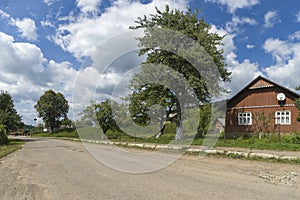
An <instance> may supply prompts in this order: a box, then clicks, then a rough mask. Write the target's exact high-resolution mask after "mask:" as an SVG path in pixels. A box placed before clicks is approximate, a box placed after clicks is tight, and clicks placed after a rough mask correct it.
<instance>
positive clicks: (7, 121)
mask: <svg viewBox="0 0 300 200" xmlns="http://www.w3.org/2000/svg"><path fill="white" fill-rule="evenodd" d="M0 124H2V125H4V126H5V127H6V130H7V131H14V130H17V129H18V128H21V127H23V125H24V124H23V123H22V118H21V117H20V115H19V114H18V113H17V111H16V109H15V108H14V102H13V100H12V97H11V96H10V95H9V94H8V93H7V92H4V91H1V94H0Z"/></svg>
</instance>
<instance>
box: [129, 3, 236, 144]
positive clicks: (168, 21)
mask: <svg viewBox="0 0 300 200" xmlns="http://www.w3.org/2000/svg"><path fill="white" fill-rule="evenodd" d="M197 15H198V12H195V13H192V12H191V11H190V10H189V11H188V12H183V11H180V10H178V9H175V10H170V8H169V6H166V9H165V11H160V10H158V9H156V14H152V15H150V17H147V16H144V17H143V18H138V20H137V21H136V23H137V25H136V26H132V27H130V28H131V29H143V30H144V32H145V36H144V37H142V38H138V40H139V42H140V46H141V47H142V50H141V51H140V55H147V60H146V62H145V63H153V64H163V65H166V66H169V67H171V68H172V69H173V70H176V71H177V72H179V73H181V74H182V75H183V76H184V77H185V79H186V80H187V81H188V82H189V84H190V86H191V87H192V88H193V90H194V92H195V94H196V95H197V98H198V101H199V105H201V104H202V103H205V102H209V101H210V98H211V95H212V94H211V93H210V91H209V90H208V87H207V84H206V82H205V80H209V81H210V82H211V83H212V87H213V88H214V91H213V92H215V93H219V92H220V91H223V88H222V87H221V86H220V84H219V82H220V81H229V80H230V78H229V76H230V73H229V72H228V71H227V70H226V68H225V66H226V64H225V62H224V57H223V55H222V53H223V49H222V48H220V47H221V46H222V39H223V37H221V36H219V35H218V34H217V33H213V32H211V27H210V25H209V24H207V23H205V22H204V20H203V19H198V18H197ZM160 28H163V29H166V30H172V31H174V32H173V33H176V32H180V33H181V34H183V35H185V36H187V37H188V38H191V39H193V42H191V41H182V40H177V41H174V40H175V39H174V38H173V40H172V39H171V38H169V37H168V36H166V35H161V34H159V30H157V29H160ZM181 37H182V36H181ZM182 39H183V40H185V39H184V38H182ZM194 43H197V44H198V46H201V47H203V48H204V50H205V52H206V54H208V55H209V56H206V54H205V53H204V54H201V52H203V50H202V49H197V47H195V45H194ZM170 46H171V47H172V52H171V51H167V50H165V48H164V47H170ZM196 46H197V45H196ZM194 47H195V48H194ZM180 54H181V55H185V56H186V57H188V58H189V60H193V61H195V62H196V63H201V67H203V69H202V70H203V72H205V75H203V74H200V73H199V71H197V70H196V69H195V68H194V66H193V65H192V63H190V62H189V61H188V60H186V59H184V58H183V57H182V56H180ZM212 65H214V66H212ZM149 66H150V65H148V67H149ZM215 66H216V68H217V70H218V71H217V72H216V71H215V69H214V67H215ZM204 77H206V79H204ZM183 90H184V89H183ZM179 93H181V92H178V93H177V94H176V95H177V99H178V101H179V102H184V100H185V99H184V97H182V96H180V95H179ZM180 106H181V107H180ZM184 106H185V105H178V108H177V109H178V110H183V109H184ZM176 117H177V121H176V139H182V138H183V136H184V135H183V130H182V123H181V120H182V113H181V112H179V113H178V114H177V116H176Z"/></svg>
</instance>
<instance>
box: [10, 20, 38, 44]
mask: <svg viewBox="0 0 300 200" xmlns="http://www.w3.org/2000/svg"><path fill="white" fill-rule="evenodd" d="M11 24H12V25H14V26H16V27H17V28H18V31H19V32H20V33H21V36H22V37H23V38H26V39H28V40H33V41H34V40H37V37H38V35H37V33H36V26H35V22H34V21H33V20H32V19H30V18H23V19H19V18H17V19H11Z"/></svg>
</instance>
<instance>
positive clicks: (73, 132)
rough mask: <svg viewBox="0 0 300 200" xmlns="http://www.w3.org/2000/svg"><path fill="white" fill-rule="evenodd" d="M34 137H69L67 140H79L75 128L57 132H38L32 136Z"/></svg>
mask: <svg viewBox="0 0 300 200" xmlns="http://www.w3.org/2000/svg"><path fill="white" fill-rule="evenodd" d="M32 136H33V137H67V138H79V136H78V133H77V131H76V129H75V128H69V129H61V130H58V131H57V132H54V133H50V132H46V133H45V132H37V133H34V134H33V135H32Z"/></svg>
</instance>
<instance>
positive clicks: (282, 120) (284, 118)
mask: <svg viewBox="0 0 300 200" xmlns="http://www.w3.org/2000/svg"><path fill="white" fill-rule="evenodd" d="M275 119H276V124H291V111H288V110H282V111H276V113H275Z"/></svg>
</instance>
